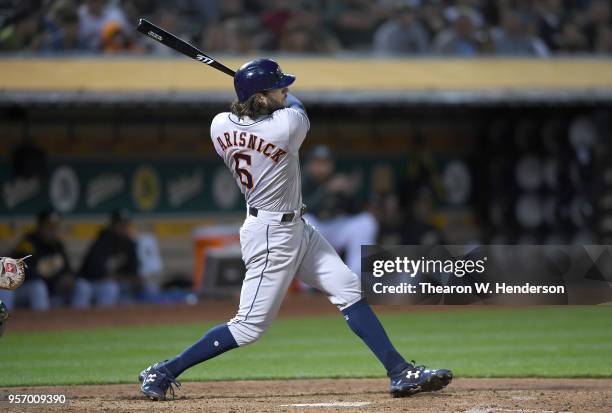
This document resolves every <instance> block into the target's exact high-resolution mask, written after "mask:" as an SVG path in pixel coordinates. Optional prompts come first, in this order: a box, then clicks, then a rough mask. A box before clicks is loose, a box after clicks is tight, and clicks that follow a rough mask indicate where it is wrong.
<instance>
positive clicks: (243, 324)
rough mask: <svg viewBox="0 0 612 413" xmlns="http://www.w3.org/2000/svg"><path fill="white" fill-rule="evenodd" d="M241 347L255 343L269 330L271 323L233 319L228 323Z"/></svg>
mask: <svg viewBox="0 0 612 413" xmlns="http://www.w3.org/2000/svg"><path fill="white" fill-rule="evenodd" d="M227 326H228V328H229V330H230V332H231V333H232V335H233V336H234V339H235V340H236V343H237V344H238V346H239V347H243V346H247V345H249V344H253V343H254V342H256V341H257V340H259V338H260V337H261V336H263V335H264V333H265V332H266V331H267V330H268V327H269V324H258V323H253V322H250V321H248V320H246V321H245V320H237V319H233V320H231V321H230V322H229V323H228V324H227Z"/></svg>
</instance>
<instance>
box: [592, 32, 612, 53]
mask: <svg viewBox="0 0 612 413" xmlns="http://www.w3.org/2000/svg"><path fill="white" fill-rule="evenodd" d="M595 53H598V54H607V55H609V54H612V26H604V27H600V28H599V30H598V31H597V38H596V39H595Z"/></svg>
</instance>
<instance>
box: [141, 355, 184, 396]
mask: <svg viewBox="0 0 612 413" xmlns="http://www.w3.org/2000/svg"><path fill="white" fill-rule="evenodd" d="M138 380H139V381H140V382H141V383H142V384H141V386H140V390H141V391H142V393H143V394H144V395H145V396H147V397H148V398H149V399H151V400H166V393H167V392H168V390H170V393H171V394H172V397H175V393H174V387H172V386H173V385H174V386H176V388H177V389H180V388H181V383H179V382H178V381H176V379H175V378H174V376H173V375H172V373H171V372H170V370H168V369H167V368H166V367H165V366H164V362H160V363H155V364H153V365H152V366H149V367H147V368H146V369H144V370H143V371H142V372H141V373H140V374H139V375H138Z"/></svg>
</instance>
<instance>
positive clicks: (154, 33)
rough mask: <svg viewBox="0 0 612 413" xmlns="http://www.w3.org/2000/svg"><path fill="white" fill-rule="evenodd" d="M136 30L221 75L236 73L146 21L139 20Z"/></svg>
mask: <svg viewBox="0 0 612 413" xmlns="http://www.w3.org/2000/svg"><path fill="white" fill-rule="evenodd" d="M136 29H137V30H138V31H139V32H140V33H142V34H145V35H147V36H149V37H150V38H152V39H153V40H156V41H158V42H160V43H161V44H163V45H165V46H168V47H170V48H171V49H174V50H176V51H178V52H181V53H182V54H184V55H185V56H189V57H191V58H192V59H195V60H197V61H198V62H202V63H205V64H207V65H208V66H210V67H214V68H215V69H217V70H220V71H222V72H223V73H225V74H227V75H230V76H231V77H234V75H235V74H236V72H234V71H233V70H232V69H230V68H229V67H227V66H225V65H223V64H221V63H219V62H217V61H216V60H215V59H213V58H212V57H210V56H208V55H207V54H206V53H204V52H202V51H201V50H199V49H198V48H197V47H194V46H192V45H190V44H189V43H187V42H186V41H185V40H182V39H179V38H178V37H176V36H175V35H173V34H172V33H169V32H167V31H165V30H164V29H162V28H161V27H158V26H156V25H154V24H153V23H151V22H150V21H148V20H147V19H139V20H138V26H137V27H136Z"/></svg>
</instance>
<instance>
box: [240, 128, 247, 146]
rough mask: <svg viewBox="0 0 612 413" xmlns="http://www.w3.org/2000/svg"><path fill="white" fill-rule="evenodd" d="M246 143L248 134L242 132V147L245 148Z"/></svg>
mask: <svg viewBox="0 0 612 413" xmlns="http://www.w3.org/2000/svg"><path fill="white" fill-rule="evenodd" d="M245 143H246V132H240V146H242V147H243V148H244V145H245Z"/></svg>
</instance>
